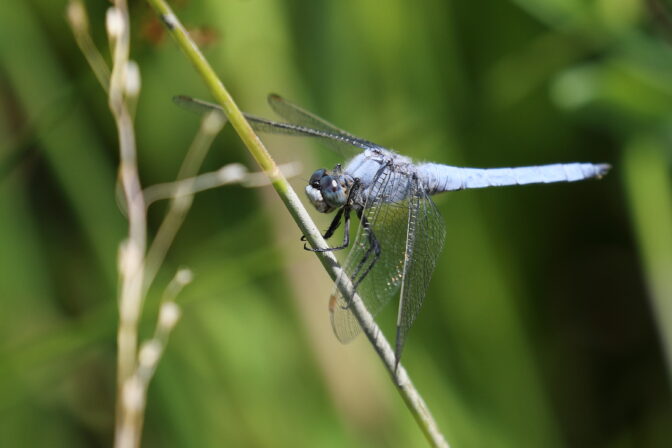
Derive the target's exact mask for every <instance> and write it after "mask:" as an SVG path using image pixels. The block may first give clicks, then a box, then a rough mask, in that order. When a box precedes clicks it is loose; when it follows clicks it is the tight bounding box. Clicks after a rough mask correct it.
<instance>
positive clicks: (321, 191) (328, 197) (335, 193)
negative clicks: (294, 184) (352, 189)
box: [306, 167, 348, 213]
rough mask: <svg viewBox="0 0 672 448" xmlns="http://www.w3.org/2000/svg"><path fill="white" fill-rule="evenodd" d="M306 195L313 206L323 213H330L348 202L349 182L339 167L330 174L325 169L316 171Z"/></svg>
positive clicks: (311, 177)
mask: <svg viewBox="0 0 672 448" xmlns="http://www.w3.org/2000/svg"><path fill="white" fill-rule="evenodd" d="M306 195H307V196H308V200H309V201H310V203H311V204H313V206H314V207H315V208H316V209H317V211H318V212H321V213H329V212H332V211H334V210H336V209H338V208H340V207H343V206H344V205H345V203H346V202H347V200H348V182H347V179H346V176H344V175H343V174H341V172H340V169H339V167H337V168H336V169H334V171H333V172H331V173H330V172H329V171H327V170H325V169H324V168H320V169H319V170H317V171H315V172H314V173H313V175H312V176H310V180H309V181H308V185H306Z"/></svg>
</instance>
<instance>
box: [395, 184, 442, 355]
mask: <svg viewBox="0 0 672 448" xmlns="http://www.w3.org/2000/svg"><path fill="white" fill-rule="evenodd" d="M408 218H409V219H408V238H407V240H406V250H405V252H406V254H407V257H406V261H405V265H404V270H403V275H402V278H403V281H402V284H401V292H400V298H399V314H398V315H397V340H396V347H395V355H396V359H397V362H398V361H399V359H400V358H401V352H402V351H403V349H404V344H405V343H406V335H407V334H408V330H409V329H410V328H411V325H413V322H414V321H415V318H416V317H417V316H418V313H419V312H420V308H421V307H422V304H423V302H424V299H425V294H426V293H427V288H428V287H429V281H430V280H431V278H432V273H433V272H434V268H435V266H436V260H437V259H438V258H439V254H440V253H441V249H442V248H443V244H444V242H445V238H446V226H445V223H444V221H443V217H442V216H441V213H439V211H438V209H437V208H436V205H435V204H434V201H432V198H431V197H430V196H429V195H428V194H427V193H426V191H424V189H421V188H420V187H419V185H418V184H417V183H415V184H414V186H413V191H412V194H411V195H410V198H409V217H408Z"/></svg>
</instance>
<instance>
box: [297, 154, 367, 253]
mask: <svg viewBox="0 0 672 448" xmlns="http://www.w3.org/2000/svg"><path fill="white" fill-rule="evenodd" d="M334 169H335V170H340V169H341V165H340V164H338V165H336V168H334ZM359 187H360V180H359V178H356V179H354V182H353V184H352V187H351V188H350V192H349V193H348V199H347V201H346V203H345V205H344V206H343V207H341V209H340V210H338V213H336V216H334V219H333V220H332V221H331V224H329V228H328V229H327V231H326V232H325V233H324V235H322V238H324V239H325V240H328V239H329V238H331V237H332V236H333V235H334V232H335V231H336V229H338V227H339V226H340V225H341V218H343V220H344V221H345V231H344V233H343V243H342V244H341V245H340V246H336V247H328V248H326V249H313V248H310V247H308V245H307V244H304V245H303V248H304V249H305V250H309V251H311V252H331V251H334V250H341V249H345V248H346V247H348V246H349V245H350V211H351V210H352V201H353V198H354V197H355V193H356V192H357V190H358V189H359ZM360 216H361V214H360ZM301 241H306V235H303V236H301Z"/></svg>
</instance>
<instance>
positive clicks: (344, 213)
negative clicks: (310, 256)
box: [301, 205, 350, 252]
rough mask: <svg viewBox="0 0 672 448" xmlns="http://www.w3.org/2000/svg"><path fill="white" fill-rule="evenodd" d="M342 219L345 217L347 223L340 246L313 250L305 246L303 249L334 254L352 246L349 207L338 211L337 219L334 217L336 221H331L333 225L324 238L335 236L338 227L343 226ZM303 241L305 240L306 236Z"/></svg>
mask: <svg viewBox="0 0 672 448" xmlns="http://www.w3.org/2000/svg"><path fill="white" fill-rule="evenodd" d="M341 217H343V220H344V221H345V230H344V232H343V243H342V244H341V245H340V246H336V247H327V248H326V249H313V248H310V247H308V245H306V244H304V245H303V248H304V249H305V250H309V251H311V252H332V251H334V250H341V249H345V248H346V247H348V246H349V245H350V207H349V206H347V205H346V206H345V207H343V208H342V209H340V210H339V211H338V213H337V214H336V217H334V220H333V221H331V225H330V226H329V228H328V229H327V231H326V232H325V234H324V235H322V238H324V239H329V238H331V237H332V236H333V234H334V232H335V231H336V229H337V228H338V226H340V225H341ZM301 239H303V240H305V236H304V237H303V238H301Z"/></svg>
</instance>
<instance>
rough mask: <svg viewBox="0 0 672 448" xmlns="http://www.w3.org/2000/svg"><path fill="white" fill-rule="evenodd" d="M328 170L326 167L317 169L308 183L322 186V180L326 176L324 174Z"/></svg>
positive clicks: (314, 186) (313, 185)
mask: <svg viewBox="0 0 672 448" xmlns="http://www.w3.org/2000/svg"><path fill="white" fill-rule="evenodd" d="M326 172H327V170H325V169H324V168H320V169H319V170H317V171H315V172H314V173H313V175H312V176H310V180H309V181H308V184H309V185H310V186H311V187H313V188H319V187H320V180H321V179H322V178H323V177H324V174H325V173H326Z"/></svg>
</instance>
